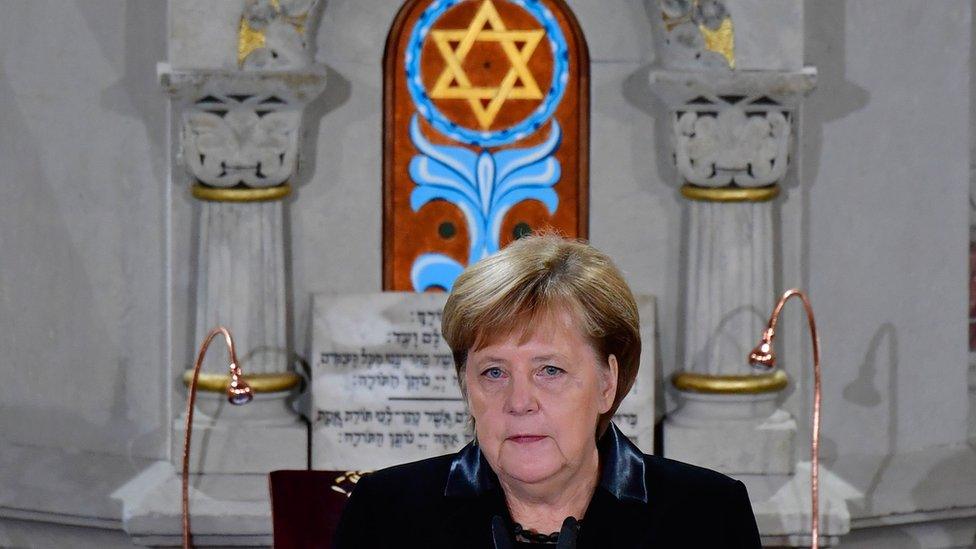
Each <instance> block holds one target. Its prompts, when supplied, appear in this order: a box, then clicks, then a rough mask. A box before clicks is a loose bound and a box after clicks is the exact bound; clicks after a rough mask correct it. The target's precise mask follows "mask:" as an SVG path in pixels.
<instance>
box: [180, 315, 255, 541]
mask: <svg viewBox="0 0 976 549" xmlns="http://www.w3.org/2000/svg"><path fill="white" fill-rule="evenodd" d="M221 334H222V335H223V336H224V342H225V343H226V344H227V352H228V354H230V384H229V385H227V400H228V401H229V402H230V403H231V404H234V405H240V404H247V403H248V402H250V401H251V399H252V398H254V394H253V393H252V392H251V387H250V386H249V385H248V384H247V382H245V381H244V378H243V375H244V374H243V373H242V372H241V367H240V366H238V365H237V351H236V350H235V348H234V338H233V336H231V335H230V332H229V331H228V330H227V328H224V327H223V326H217V327H216V328H214V329H213V330H210V333H209V334H207V337H205V338H204V339H203V343H201V344H200V351H199V352H198V353H197V361H196V363H195V364H194V365H193V379H192V380H191V381H190V386H189V387H188V388H187V390H188V391H189V398H188V399H187V402H186V425H185V427H184V429H183V431H184V433H185V434H184V436H183V494H182V495H183V549H190V547H191V543H190V433H191V431H192V429H193V406H194V405H195V404H196V401H197V379H198V378H199V377H200V366H202V365H203V357H205V356H206V355H207V348H208V347H210V342H211V341H213V338H215V337H217V336H218V335H221Z"/></svg>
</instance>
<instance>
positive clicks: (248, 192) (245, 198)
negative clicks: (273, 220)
mask: <svg viewBox="0 0 976 549" xmlns="http://www.w3.org/2000/svg"><path fill="white" fill-rule="evenodd" d="M191 192H192V193H193V198H196V199H199V200H207V201H210V202H271V201H274V200H281V199H283V198H285V197H286V196H288V195H289V194H291V185H289V184H288V183H283V184H281V185H278V186H276V187H258V188H250V187H246V188H242V187H230V188H225V187H209V186H207V185H201V184H200V183H196V184H194V185H193V188H192V190H191Z"/></svg>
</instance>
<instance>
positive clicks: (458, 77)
mask: <svg viewBox="0 0 976 549" xmlns="http://www.w3.org/2000/svg"><path fill="white" fill-rule="evenodd" d="M489 29H490V30H489ZM545 35H546V31H545V30H543V29H535V30H508V29H506V28H505V22H504V21H502V18H501V16H500V15H499V14H498V10H497V9H495V5H494V4H493V3H492V0H484V2H482V4H481V7H480V8H478V12H477V13H476V14H475V16H474V18H473V19H472V20H471V23H470V24H469V25H468V28H466V29H441V30H432V31H430V36H431V38H432V39H433V40H434V44H435V45H436V46H437V50H438V51H439V52H440V54H441V56H442V57H443V58H444V63H445V66H444V70H443V71H442V72H441V74H440V76H438V77H437V81H436V82H435V83H434V86H433V88H432V89H431V90H430V94H429V95H430V97H431V99H466V100H467V101H468V104H469V105H470V106H471V110H472V112H474V115H475V118H477V119H478V124H480V125H481V127H482V129H485V130H487V129H488V128H489V127H490V126H491V124H492V122H494V121H495V117H496V116H498V112H499V111H501V109H502V106H504V104H505V102H506V101H508V100H509V99H542V98H543V96H542V90H540V89H539V85H538V84H537V83H536V81H535V77H534V76H533V75H532V72H531V71H530V70H529V67H528V61H529V59H530V58H531V57H532V53H533V52H535V48H536V46H538V45H539V42H541V41H542V38H543V37H544V36H545ZM452 42H456V43H457V47H453V48H452V47H451V43H452ZM476 42H497V43H498V44H499V45H500V46H501V48H502V51H504V52H505V57H506V58H507V59H508V62H509V64H510V68H509V69H508V72H507V73H506V74H505V76H504V77H502V79H501V82H500V83H499V84H498V86H495V87H485V86H474V85H472V84H471V80H470V79H469V78H468V75H467V74H466V73H465V71H464V68H463V67H462V64H463V63H464V59H465V58H466V57H467V55H468V53H469V52H470V51H471V48H472V46H474V44H475V43H476ZM517 42H521V43H522V47H521V48H519V47H518V46H517V45H516V43H517ZM484 101H487V104H485V103H484Z"/></svg>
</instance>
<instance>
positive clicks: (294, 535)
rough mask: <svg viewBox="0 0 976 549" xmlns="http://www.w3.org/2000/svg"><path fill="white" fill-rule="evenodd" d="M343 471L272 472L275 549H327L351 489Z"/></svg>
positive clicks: (272, 518) (329, 548)
mask: <svg viewBox="0 0 976 549" xmlns="http://www.w3.org/2000/svg"><path fill="white" fill-rule="evenodd" d="M349 477H350V474H349V473H348V472H346V471H272V472H271V473H270V474H269V475H268V481H269V483H270V485H271V520H272V524H273V526H274V546H275V549H331V547H332V539H333V537H335V532H336V528H337V527H338V526H339V517H340V516H342V509H343V508H344V507H345V506H346V500H347V499H348V492H349V491H350V490H351V489H352V487H353V486H354V482H355V481H354V480H353V481H352V482H350V479H349Z"/></svg>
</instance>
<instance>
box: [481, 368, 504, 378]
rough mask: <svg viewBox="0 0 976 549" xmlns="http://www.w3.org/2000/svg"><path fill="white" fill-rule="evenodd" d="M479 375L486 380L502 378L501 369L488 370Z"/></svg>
mask: <svg viewBox="0 0 976 549" xmlns="http://www.w3.org/2000/svg"><path fill="white" fill-rule="evenodd" d="M481 375H483V376H485V377H487V378H488V379H499V378H500V377H502V369H501V368H488V369H487V370H485V371H484V372H481Z"/></svg>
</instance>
